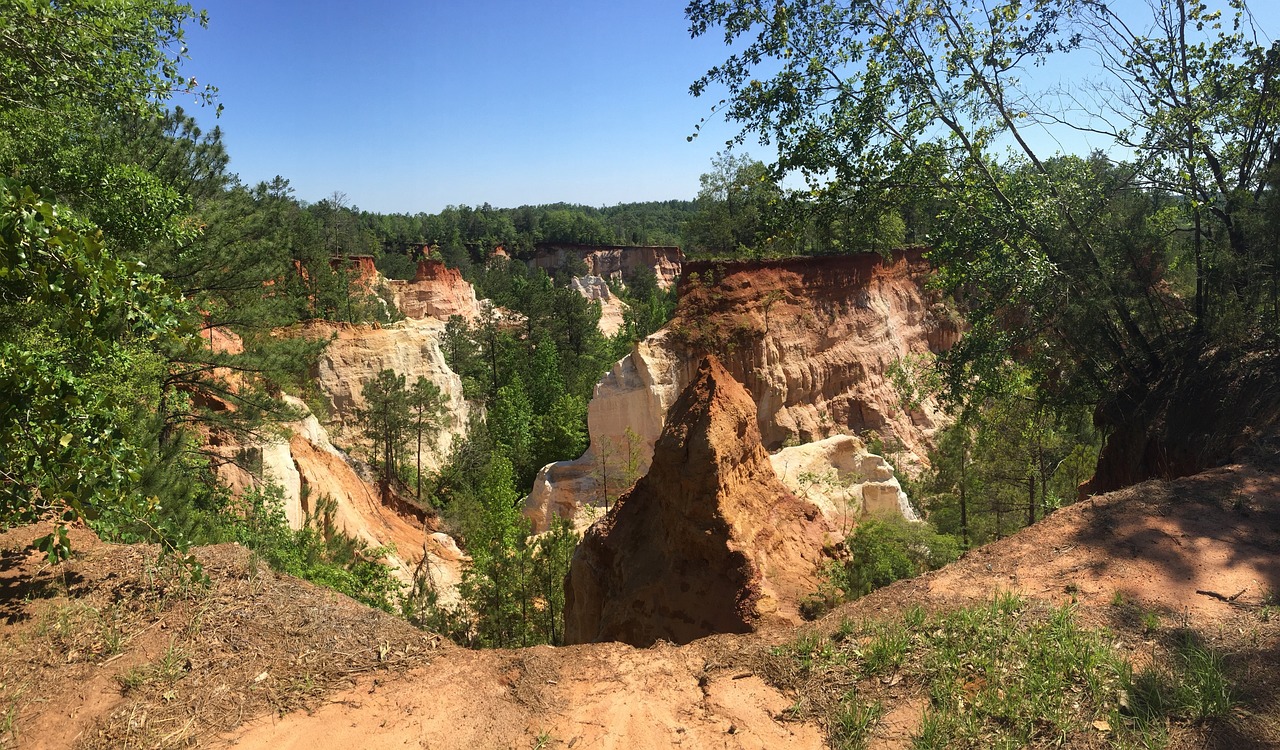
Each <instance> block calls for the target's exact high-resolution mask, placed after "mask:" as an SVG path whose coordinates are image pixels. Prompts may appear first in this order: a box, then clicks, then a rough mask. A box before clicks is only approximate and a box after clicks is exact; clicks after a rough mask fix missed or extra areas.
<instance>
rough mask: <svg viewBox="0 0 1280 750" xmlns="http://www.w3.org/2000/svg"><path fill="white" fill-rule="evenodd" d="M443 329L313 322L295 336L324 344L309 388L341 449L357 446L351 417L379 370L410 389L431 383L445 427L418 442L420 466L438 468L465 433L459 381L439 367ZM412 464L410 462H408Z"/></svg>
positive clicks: (429, 324) (427, 324)
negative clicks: (316, 392) (321, 401)
mask: <svg viewBox="0 0 1280 750" xmlns="http://www.w3.org/2000/svg"><path fill="white" fill-rule="evenodd" d="M443 332H444V323H442V322H441V321H438V320H433V319H425V320H412V319H410V320H402V321H400V322H398V323H394V324H392V325H389V326H386V327H374V326H367V325H350V324H344V323H329V322H313V323H309V324H307V325H306V326H305V327H304V328H303V329H301V335H305V336H311V337H325V338H330V339H331V340H330V342H329V346H328V348H326V349H325V352H324V354H323V355H322V356H321V358H320V361H319V364H318V366H317V369H316V373H315V382H316V385H317V386H319V388H320V390H321V392H322V393H323V394H324V395H325V398H326V400H327V401H328V411H329V413H328V416H327V419H326V420H325V427H326V429H328V430H329V432H330V434H332V435H333V436H334V437H335V438H336V439H338V440H339V441H340V442H341V443H342V444H343V445H348V446H357V445H362V444H363V440H362V438H361V437H360V435H359V428H358V426H357V421H356V420H357V413H358V412H359V410H360V409H363V408H364V407H365V402H364V396H363V395H362V390H363V389H364V385H365V383H367V382H369V381H370V380H373V379H374V378H376V377H377V375H378V373H379V372H381V371H382V370H387V369H389V370H394V371H395V372H396V373H397V374H399V375H403V376H404V378H405V381H406V383H407V384H409V385H412V384H413V383H414V382H416V381H417V379H418V378H419V377H420V376H421V377H425V378H427V380H429V381H431V382H432V383H435V385H436V387H437V388H439V389H440V393H441V395H442V396H443V397H444V399H445V409H446V412H447V415H446V417H445V420H446V422H445V424H444V425H443V427H442V429H441V430H440V432H439V434H438V435H436V437H435V439H434V440H430V441H424V443H423V446H422V466H423V469H424V470H426V469H428V468H430V469H433V470H434V469H436V468H439V466H440V465H441V463H442V462H443V461H444V460H445V459H446V458H447V457H448V455H449V451H450V449H451V448H452V447H453V442H454V440H456V439H457V438H458V437H460V436H461V435H463V434H464V433H465V431H466V425H467V418H468V414H469V409H468V406H467V402H466V399H465V398H463V395H462V379H461V378H459V377H458V375H457V374H456V373H454V372H453V370H451V369H449V365H448V363H446V362H445V358H444V352H442V351H441V350H440V337H441V336H442V334H443ZM410 460H412V459H410Z"/></svg>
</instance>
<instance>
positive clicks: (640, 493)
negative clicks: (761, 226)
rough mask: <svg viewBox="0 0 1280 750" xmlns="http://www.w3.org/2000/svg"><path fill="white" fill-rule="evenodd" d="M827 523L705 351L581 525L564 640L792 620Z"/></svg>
mask: <svg viewBox="0 0 1280 750" xmlns="http://www.w3.org/2000/svg"><path fill="white" fill-rule="evenodd" d="M825 538H826V526H825V524H824V522H823V520H822V517H821V514H820V513H819V511H818V508H817V507H816V506H814V505H813V504H812V503H809V502H806V501H802V500H799V499H798V498H796V497H795V496H794V495H793V494H791V492H789V491H788V490H787V489H786V487H784V486H783V485H782V483H781V482H780V481H779V479H778V476H777V474H775V473H774V470H773V468H772V466H770V464H769V457H768V455H767V454H766V453H765V450H764V447H763V446H762V445H761V442H760V430H759V428H758V427H757V425H756V406H755V403H754V402H753V401H752V399H751V396H750V395H749V394H748V393H747V391H746V389H745V388H743V387H742V385H740V384H739V383H738V382H737V381H736V380H734V379H733V376H731V375H730V374H729V373H728V371H727V370H725V368H724V367H723V366H722V365H721V364H720V362H719V361H718V360H717V359H716V358H715V357H706V358H705V359H703V360H702V363H701V364H700V366H699V367H698V371H697V375H696V376H695V377H694V379H693V382H692V383H691V384H690V385H689V387H688V388H686V389H685V391H684V393H683V394H682V395H681V396H680V398H679V399H678V400H677V401H676V403H675V405H674V407H672V410H671V414H670V417H669V419H668V420H667V424H666V428H665V429H664V430H663V433H662V436H661V438H659V440H658V442H657V445H656V446H655V450H654V457H653V463H652V464H651V467H650V469H649V473H648V474H647V475H646V476H645V477H644V478H642V479H641V480H640V481H639V482H638V483H637V484H636V486H635V487H634V488H633V489H632V490H631V492H629V493H627V494H626V495H624V496H623V497H622V498H620V499H619V500H618V502H617V503H616V504H615V505H614V507H613V509H612V510H610V511H609V513H608V515H606V516H605V517H604V518H602V519H601V520H600V521H598V522H596V523H595V524H594V525H592V527H591V528H590V529H589V530H588V531H587V534H586V536H585V537H584V539H583V541H582V543H581V544H580V545H579V547H578V550H577V552H576V553H575V554H574V558H573V563H572V565H571V566H570V570H569V577H568V580H567V581H566V584H565V589H566V605H565V638H566V641H567V642H569V643H587V642H593V641H609V640H616V641H622V642H625V643H630V644H632V645H636V646H649V645H652V644H653V643H655V642H656V641H658V640H659V639H662V640H667V641H672V642H674V643H688V642H689V641H692V640H694V639H696V638H701V637H702V636H706V635H710V634H713V633H742V632H747V631H750V630H753V629H755V628H756V627H757V625H758V624H759V622H760V621H761V620H762V619H763V618H766V617H769V616H774V615H776V616H780V617H784V618H788V619H798V618H797V609H796V605H797V603H798V601H799V600H800V599H801V598H802V597H803V596H804V595H805V594H807V593H808V592H810V591H813V590H814V589H815V588H816V585H817V581H816V577H815V574H816V571H817V568H818V565H819V563H820V561H821V558H822V545H823V542H824V540H825Z"/></svg>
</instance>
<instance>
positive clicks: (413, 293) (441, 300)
mask: <svg viewBox="0 0 1280 750" xmlns="http://www.w3.org/2000/svg"><path fill="white" fill-rule="evenodd" d="M388 283H389V285H390V287H391V295H392V299H394V301H395V304H396V307H398V308H399V309H400V312H401V313H403V314H404V316H405V317H406V318H415V319H422V318H435V319H437V320H446V321H447V320H448V319H449V317H450V316H452V315H461V316H462V317H463V318H464V319H465V320H466V321H467V322H468V323H474V322H475V320H476V318H478V317H479V316H480V303H479V301H478V300H477V299H476V290H475V287H473V286H471V283H470V282H468V281H467V280H466V279H464V278H462V273H461V272H460V271H458V269H456V268H449V267H447V266H446V265H445V264H444V263H443V262H442V261H439V260H435V259H432V258H423V259H421V260H419V261H418V270H417V272H416V273H415V274H414V277H413V280H412V281H401V280H398V279H395V280H392V281H390V282H388Z"/></svg>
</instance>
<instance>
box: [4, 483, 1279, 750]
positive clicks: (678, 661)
mask: <svg viewBox="0 0 1280 750" xmlns="http://www.w3.org/2000/svg"><path fill="white" fill-rule="evenodd" d="M38 533H40V532H39V530H36V529H30V528H27V529H16V530H12V531H9V532H6V533H4V534H2V535H0V701H2V702H0V719H3V722H0V746H4V747H15V748H69V747H70V748H105V747H112V748H116V747H190V746H202V747H222V746H228V747H230V746H234V747H236V748H240V749H242V750H243V749H245V748H271V750H280V749H281V748H307V750H310V749H311V748H316V747H362V748H391V747H397V748H400V747H431V748H486V747H545V748H568V747H572V748H574V749H575V750H581V749H582V748H633V747H681V748H712V747H714V748H723V747H730V748H762V747H799V748H803V747H821V746H822V743H823V739H822V735H821V733H820V731H819V729H818V728H817V727H815V726H813V725H812V724H808V723H803V722H796V721H792V720H790V719H788V718H787V716H788V715H789V714H788V712H786V709H787V707H788V706H790V705H792V704H793V703H794V702H795V700H796V696H795V695H790V694H785V693H783V692H782V691H780V690H779V689H777V688H775V687H772V686H770V685H769V684H768V683H767V682H766V681H765V680H763V679H762V678H761V676H762V675H765V674H767V672H766V671H764V670H763V669H762V668H761V664H762V654H764V653H766V652H767V650H768V648H769V647H770V645H771V644H773V643H777V642H779V641H781V640H791V639H794V638H796V636H797V631H796V630H795V629H791V628H781V629H778V630H773V631H767V632H760V633H756V634H751V635H722V636H713V637H710V638H704V639H701V640H698V641H695V642H693V643H691V644H689V645H686V646H680V647H676V646H671V645H667V644H660V645H658V646H656V647H654V648H651V649H636V648H633V647H630V646H624V645H621V644H596V645H589V646H573V647H567V648H561V649H552V648H548V647H538V648H532V649H525V650H511V651H486V652H472V651H465V650H462V649H459V648H455V647H452V646H449V645H447V644H441V643H440V642H439V639H437V638H434V637H432V636H430V635H428V634H424V633H421V632H418V631H416V630H414V629H412V628H410V627H409V626H408V625H407V624H405V623H404V622H403V621H401V620H398V619H396V618H394V617H391V616H389V615H385V614H383V613H379V612H375V611H372V610H369V609H368V608H366V607H363V606H361V605H359V604H357V603H355V602H352V601H351V600H349V599H346V598H345V597H342V596H339V595H337V594H333V593H332V592H328V591H325V590H323V589H319V588H317V587H315V586H311V585H309V584H306V583H303V582H299V581H295V580H292V579H289V578H287V577H283V576H277V575H275V574H273V573H271V572H270V571H267V570H265V569H264V568H263V567H262V566H261V565H260V564H257V563H256V562H255V561H254V560H253V559H252V557H251V556H250V555H249V554H248V553H247V552H245V551H244V550H242V549H240V548H238V547H236V546H234V545H223V546H220V547H214V548H208V549H204V550H200V551H199V555H200V557H201V558H202V559H203V560H204V561H205V569H206V571H207V572H208V574H209V577H210V579H211V581H212V586H211V587H210V588H209V589H208V590H194V589H191V588H190V587H188V586H185V585H183V584H182V583H181V579H179V578H175V577H174V576H173V575H172V574H170V573H167V572H166V571H165V570H164V568H163V567H162V566H161V567H158V566H157V565H156V557H155V550H154V548H151V547H146V546H121V545H111V544H104V543H101V542H98V541H97V540H95V539H94V538H93V537H92V536H91V535H88V534H87V533H83V532H81V533H78V534H76V536H75V538H74V539H73V543H74V545H75V546H76V547H77V549H78V550H79V554H78V557H77V558H76V559H75V560H73V561H71V562H70V563H67V564H64V565H62V566H57V567H50V566H48V565H47V564H46V563H44V562H43V561H42V560H41V559H40V558H39V556H38V555H37V554H36V553H34V552H32V551H31V550H30V548H29V544H30V542H31V540H32V539H33V538H34V537H35V536H36V535H37V534H38ZM1278 553H1280V462H1278V461H1276V460H1275V459H1274V458H1266V459H1261V460H1258V461H1254V462H1253V463H1247V464H1244V465H1235V466H1229V467H1225V468H1222V469H1217V470H1214V471H1210V472H1206V473H1204V474H1201V475H1198V476H1195V477H1189V478H1185V479H1179V480H1174V481H1156V482H1147V483H1145V484H1142V485H1138V486H1136V487H1132V488H1129V489H1127V490H1123V491H1120V492H1116V493H1112V494H1110V495H1107V496H1104V497H1099V498H1094V499H1091V500H1088V501H1084V502H1081V503H1078V504H1076V505H1073V506H1070V507H1067V508H1064V509H1061V510H1059V511H1056V512H1054V513H1053V514H1051V515H1050V516H1049V517H1048V518H1046V519H1044V520H1043V521H1041V522H1040V523H1037V524H1036V525H1035V526H1033V527H1031V528H1029V529H1027V530H1024V531H1023V532H1021V533H1019V534H1017V535H1015V536H1013V537H1010V538H1008V539H1005V540H1003V541H999V542H996V543H994V544H992V545H989V546H987V547H984V548H982V549H979V550H975V551H973V552H970V553H969V554H967V555H966V556H965V557H963V558H962V559H961V560H959V561H958V562H956V563H954V564H953V565H951V566H948V567H947V568H944V569H943V570H941V571H937V572H935V573H933V574H930V575H927V576H924V577H921V578H918V579H915V580H912V581H903V582H899V583H897V584H894V585H892V586H890V587H887V588H885V589H882V590H880V591H878V592H875V593H873V594H872V595H870V596H868V597H865V598H863V599H861V600H859V601H857V602H854V603H852V604H849V605H845V607H843V608H841V609H839V610H837V611H836V612H835V613H833V614H832V615H831V616H830V617H829V618H828V619H826V620H824V621H822V622H820V623H818V627H819V628H834V627H835V626H836V625H837V624H838V622H839V620H840V619H841V618H842V617H853V618H881V617H892V616H894V614H895V613H896V612H898V611H900V610H902V609H904V608H906V607H909V606H911V605H913V604H920V605H922V606H925V607H926V608H929V609H944V608H950V607H957V606H963V605H966V604H970V603H973V602H977V601H982V600H986V599H989V598H990V597H991V596H992V595H993V594H994V593H995V592H997V591H1017V592H1021V593H1022V594H1023V595H1024V596H1026V597H1027V598H1028V599H1030V600H1031V601H1033V602H1043V603H1055V604H1061V603H1066V602H1072V601H1074V603H1075V607H1076V612H1077V616H1078V617H1079V618H1080V619H1081V620H1083V621H1084V622H1085V623H1086V624H1093V625H1097V626H1100V627H1106V628H1109V629H1110V630H1111V631H1112V633H1113V636H1114V643H1115V644H1116V646H1117V648H1120V649H1121V650H1122V652H1123V653H1127V654H1129V655H1130V656H1131V657H1132V659H1133V661H1134V662H1135V663H1139V664H1140V663H1142V662H1143V661H1144V660H1150V659H1151V658H1152V655H1153V654H1156V653H1159V652H1160V651H1161V649H1163V648H1164V646H1165V637H1166V636H1165V634H1166V633H1172V632H1174V631H1175V630H1177V629H1180V628H1184V627H1186V628H1190V629H1192V630H1194V631H1196V632H1197V633H1198V634H1199V635H1200V636H1201V637H1202V638H1203V639H1204V640H1205V641H1206V642H1207V643H1208V644H1209V645H1211V646H1212V647H1214V648H1215V649H1216V650H1218V651H1219V652H1220V653H1222V654H1224V655H1225V661H1226V668H1227V672H1228V674H1229V675H1230V676H1231V678H1232V680H1233V681H1234V682H1235V686H1236V697H1237V699H1238V701H1239V704H1240V707H1239V708H1238V709H1237V710H1236V711H1234V712H1233V713H1232V714H1231V715H1230V716H1228V717H1227V718H1226V719H1225V720H1220V721H1214V722H1208V723H1203V724H1188V725H1179V726H1174V727H1173V728H1172V730H1171V737H1170V747H1173V748H1177V749H1179V750H1180V749H1182V748H1187V749H1189V748H1205V747H1208V748H1221V749H1222V750H1227V749H1228V748H1265V747H1272V748H1274V747H1280V669H1278V668H1280V613H1274V612H1273V610H1271V609H1269V607H1270V606H1271V603H1272V602H1271V599H1272V597H1274V593H1273V592H1275V591H1280V556H1278ZM1151 613H1155V615H1156V617H1157V618H1158V628H1157V629H1156V632H1154V633H1153V632H1151V631H1150V629H1148V628H1147V627H1146V624H1145V623H1144V622H1143V620H1149V619H1150V618H1149V615H1150V614H1151ZM884 690H885V692H884V699H885V700H886V701H887V704H886V707H887V709H888V715H887V717H886V719H885V721H883V722H882V723H881V724H880V725H879V726H877V727H876V729H875V730H874V732H873V738H872V742H871V747H907V746H910V736H911V733H912V732H913V731H915V729H916V727H917V726H918V722H919V717H920V714H921V712H922V711H923V710H924V707H925V705H927V699H925V698H924V697H923V695H922V692H921V688H920V683H919V682H918V681H916V680H915V679H914V678H913V677H912V676H911V675H906V676H904V678H903V680H902V682H901V683H898V684H894V685H890V686H886V687H885V689H884ZM1068 746H1072V747H1106V746H1108V745H1107V742H1106V737H1105V735H1097V736H1093V737H1090V738H1085V739H1081V740H1074V739H1073V740H1072V741H1071V742H1069V743H1068Z"/></svg>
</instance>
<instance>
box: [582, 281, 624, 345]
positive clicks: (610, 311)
mask: <svg viewBox="0 0 1280 750" xmlns="http://www.w3.org/2000/svg"><path fill="white" fill-rule="evenodd" d="M569 284H570V286H572V287H573V290H574V291H575V292H577V293H578V294H581V295H582V296H583V297H585V298H586V299H588V300H590V301H592V302H597V303H599V305H600V323H599V324H598V328H599V329H600V333H602V334H604V335H605V336H612V335H614V334H615V333H617V332H618V331H619V330H620V329H621V328H622V323H623V314H624V313H625V312H626V311H627V303H625V302H623V301H622V300H620V299H618V296H617V295H616V294H614V293H613V290H612V289H610V288H609V284H608V283H606V282H605V280H604V279H603V278H601V277H599V276H574V277H573V279H572V280H571V281H570V282H569Z"/></svg>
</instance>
